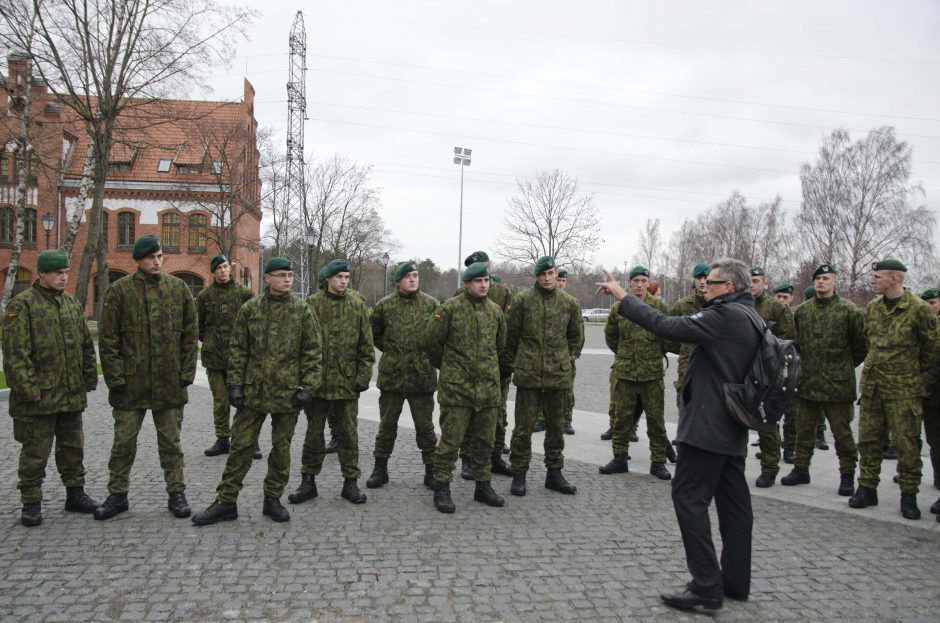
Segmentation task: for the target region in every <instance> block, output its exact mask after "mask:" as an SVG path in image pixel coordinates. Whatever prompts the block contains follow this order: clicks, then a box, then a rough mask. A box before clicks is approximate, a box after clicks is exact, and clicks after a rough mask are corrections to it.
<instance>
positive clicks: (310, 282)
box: [304, 227, 317, 295]
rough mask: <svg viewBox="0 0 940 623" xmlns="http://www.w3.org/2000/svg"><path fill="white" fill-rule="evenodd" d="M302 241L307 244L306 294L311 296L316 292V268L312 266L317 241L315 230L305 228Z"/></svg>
mask: <svg viewBox="0 0 940 623" xmlns="http://www.w3.org/2000/svg"><path fill="white" fill-rule="evenodd" d="M304 239H305V240H306V242H307V294H308V295H309V294H313V293H314V292H316V288H315V284H316V278H317V277H316V275H315V274H314V272H315V271H316V267H315V266H314V265H313V245H314V243H316V241H317V230H316V229H314V228H313V227H308V228H307V233H306V234H305V235H304Z"/></svg>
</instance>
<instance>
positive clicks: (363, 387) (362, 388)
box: [353, 383, 369, 394]
mask: <svg viewBox="0 0 940 623" xmlns="http://www.w3.org/2000/svg"><path fill="white" fill-rule="evenodd" d="M353 389H355V390H356V391H357V392H359V393H360V394H361V393H362V392H364V391H366V390H368V389H369V384H368V383H366V384H365V385H356V386H355V387H354V388H353Z"/></svg>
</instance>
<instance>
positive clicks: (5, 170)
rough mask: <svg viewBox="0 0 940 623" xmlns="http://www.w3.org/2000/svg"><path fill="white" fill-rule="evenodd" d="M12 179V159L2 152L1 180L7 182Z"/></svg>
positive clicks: (0, 160)
mask: <svg viewBox="0 0 940 623" xmlns="http://www.w3.org/2000/svg"><path fill="white" fill-rule="evenodd" d="M9 179H10V159H9V158H7V155H6V154H5V153H2V152H0V182H6V181H8V180H9Z"/></svg>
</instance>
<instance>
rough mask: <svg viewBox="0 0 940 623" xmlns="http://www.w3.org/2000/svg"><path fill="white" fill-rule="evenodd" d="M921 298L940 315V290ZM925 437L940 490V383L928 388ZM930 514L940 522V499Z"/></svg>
mask: <svg viewBox="0 0 940 623" xmlns="http://www.w3.org/2000/svg"><path fill="white" fill-rule="evenodd" d="M920 298H921V299H923V300H924V302H926V303H927V304H928V305H930V309H932V310H933V311H934V313H935V314H937V315H940V288H928V289H927V290H924V292H923V294H921V295H920ZM924 436H925V437H926V438H927V444H928V445H929V446H930V464H931V466H932V467H933V486H934V488H935V489H940V383H937V382H933V383H931V384H930V385H929V386H928V387H927V397H926V398H925V399H924ZM930 512H931V513H933V514H934V515H937V521H940V499H937V501H936V502H934V503H933V504H932V505H931V506H930Z"/></svg>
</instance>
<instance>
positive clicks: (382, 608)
mask: <svg viewBox="0 0 940 623" xmlns="http://www.w3.org/2000/svg"><path fill="white" fill-rule="evenodd" d="M190 396H191V402H190V405H189V406H188V407H187V409H186V419H185V421H184V426H183V444H184V452H185V454H186V482H187V485H188V489H187V495H188V497H189V501H190V504H191V505H192V506H193V509H194V510H200V509H202V508H204V507H205V506H207V505H208V504H209V503H210V502H211V501H212V500H213V499H214V489H215V486H216V485H217V484H218V480H219V477H220V476H221V472H222V469H223V466H224V457H216V458H207V457H205V456H203V453H202V451H203V449H204V448H205V447H207V446H208V445H209V444H210V443H211V442H212V441H213V434H212V424H211V414H210V413H211V408H210V405H211V397H210V394H209V390H208V388H207V387H205V386H202V385H199V384H197V385H196V386H194V387H193V388H192V389H191V391H190ZM377 397H378V392H377V391H376V390H374V389H373V390H370V391H369V392H367V393H366V394H364V396H363V399H362V401H361V402H362V407H361V417H360V440H361V448H362V451H361V453H360V457H361V458H360V466H361V467H362V470H363V472H364V476H366V475H368V474H369V472H370V471H371V468H372V456H371V450H372V446H373V440H374V436H375V432H376V429H377V426H376V424H375V420H376V419H377V406H376V403H377ZM6 409H7V404H6V400H5V399H0V452H2V453H3V455H4V456H6V457H7V460H6V461H5V462H4V463H3V465H2V466H0V482H2V483H3V493H4V495H3V499H4V500H5V503H4V506H3V508H2V509H0V523H2V525H3V529H2V532H0V620H2V621H111V620H128V621H314V620H317V621H545V620H548V621H562V620H565V621H567V620H581V621H624V620H630V621H634V620H657V621H658V620H663V621H695V620H704V619H702V615H697V614H689V613H682V612H678V611H675V610H672V609H670V608H667V607H665V606H663V605H662V604H661V602H660V599H659V593H660V591H661V590H673V589H677V588H679V587H681V586H682V584H683V583H684V582H685V581H686V580H687V571H686V568H685V560H684V555H683V551H682V545H681V541H680V537H679V532H678V528H677V526H676V523H675V517H674V515H673V511H672V504H671V500H670V496H669V485H668V483H663V482H660V481H658V480H656V479H654V478H652V477H651V476H649V475H648V474H646V468H647V467H648V451H645V450H644V449H643V448H642V447H641V446H645V443H640V444H635V446H636V451H635V452H634V451H633V449H632V448H631V453H632V454H633V456H634V462H633V463H632V464H631V467H634V468H635V469H636V470H637V473H630V474H624V475H617V476H600V475H598V474H597V467H596V466H597V464H598V463H600V462H601V461H606V460H607V459H608V457H609V451H610V449H609V446H607V445H606V443H605V442H601V441H600V440H599V439H597V436H596V435H595V434H594V433H596V432H597V431H598V430H600V429H601V427H602V426H605V424H606V422H605V420H604V418H605V415H606V414H600V413H594V412H583V411H579V412H578V413H577V414H576V416H575V425H576V427H577V428H578V434H577V435H576V436H575V437H568V438H566V440H567V441H568V442H569V444H570V448H569V449H570V452H569V461H568V464H567V465H566V468H565V472H566V474H567V475H568V478H569V479H570V480H571V481H572V482H574V483H575V484H577V485H578V494H577V495H575V496H563V495H559V494H556V493H553V492H549V491H547V490H546V489H544V488H543V487H542V479H543V478H544V468H543V466H542V465H541V463H540V462H539V461H538V460H535V461H533V465H532V470H531V472H530V474H529V476H530V477H529V485H530V493H529V495H528V496H527V497H525V498H516V497H511V496H509V495H508V489H509V479H508V478H504V477H501V476H495V477H494V486H495V488H496V490H497V491H498V492H500V493H501V494H503V495H505V497H506V507H505V508H502V509H492V508H489V507H486V506H483V505H481V504H479V503H476V502H474V501H473V499H472V495H473V484H472V483H468V482H465V481H462V480H460V479H459V478H458V479H457V480H456V481H455V484H454V486H453V495H454V502H455V503H456V505H457V512H456V514H455V515H442V514H440V513H438V512H437V511H435V510H434V507H433V505H432V502H431V493H430V492H429V491H428V490H427V489H425V488H424V487H423V486H422V485H421V478H422V474H423V470H422V466H421V464H420V455H419V453H418V451H417V448H416V447H415V443H414V434H413V431H412V430H411V429H410V428H409V427H407V424H410V422H408V419H409V418H408V416H407V414H405V415H403V418H402V427H401V432H400V434H399V440H398V444H397V446H396V450H395V454H394V456H393V458H392V460H391V462H390V466H389V467H390V471H391V483H390V484H388V485H386V486H385V487H383V488H381V489H377V490H368V491H367V492H368V495H369V501H368V503H367V504H365V505H362V506H353V505H351V504H349V503H348V502H346V501H344V500H342V499H341V498H340V496H339V491H340V488H341V485H342V477H341V475H340V473H339V469H338V465H337V461H336V457H335V455H330V456H328V457H327V460H326V464H325V466H324V472H323V474H322V475H321V476H320V478H318V485H319V491H320V497H319V498H317V499H315V500H313V501H311V502H308V503H306V504H303V505H299V506H291V505H287V506H288V509H289V510H290V511H291V513H292V520H291V521H290V522H289V523H286V524H275V523H273V522H271V521H270V520H268V519H267V518H266V517H263V516H262V514H261V480H262V479H263V476H264V470H265V465H264V462H263V461H261V462H256V463H255V466H254V468H253V469H252V471H251V472H250V473H249V474H248V477H247V479H246V482H245V489H244V490H243V492H242V496H241V499H240V500H239V505H240V509H239V510H240V518H239V519H238V521H235V522H230V523H224V524H219V525H216V526H210V527H205V528H197V527H195V526H193V525H192V524H191V523H190V521H189V520H188V519H184V520H180V519H174V518H173V517H172V516H171V515H170V513H169V512H168V511H167V510H166V495H165V493H164V484H163V476H162V472H161V470H160V467H159V464H158V460H157V456H156V437H155V434H154V430H153V426H152V424H151V422H150V420H149V418H148V420H147V421H146V422H145V425H144V429H143V431H142V433H141V437H140V444H139V451H138V455H137V462H136V464H135V466H134V470H133V472H132V474H131V489H130V494H129V497H130V503H131V509H130V511H129V512H127V513H125V514H123V515H121V516H119V517H117V518H115V519H112V520H110V521H105V522H99V521H94V520H93V519H92V518H91V517H89V516H82V515H75V514H72V513H65V512H64V511H63V510H62V506H63V501H64V490H63V488H62V486H61V484H60V481H59V479H58V476H57V474H56V471H55V468H54V465H50V467H49V469H47V473H48V476H47V479H46V483H45V486H44V503H43V506H44V522H43V525H42V526H40V527H38V528H32V529H27V528H24V527H22V526H20V525H19V495H18V491H17V490H16V488H15V484H16V459H15V457H16V456H17V453H18V451H19V445H18V444H16V443H15V442H14V441H13V440H12V426H11V420H10V418H9V417H7V414H6ZM111 430H112V429H111V417H110V410H109V409H108V407H107V405H106V393H105V392H104V391H102V390H99V391H98V392H96V393H94V394H93V395H92V396H91V405H90V408H89V410H88V411H86V417H85V433H86V468H87V469H88V485H87V489H88V491H89V493H90V494H92V496H94V497H96V498H98V499H103V498H104V497H105V495H106V484H107V460H108V452H109V449H110V443H111ZM305 430H306V422H305V421H304V418H303V417H302V418H301V421H300V424H299V425H298V428H297V432H296V434H295V437H294V444H293V452H292V454H293V460H294V464H293V475H292V478H291V483H290V485H289V487H290V488H293V487H294V486H296V484H297V481H298V479H299V476H298V471H299V456H300V448H301V443H302V439H303V435H304V431H305ZM269 436H270V427H269V426H268V425H267V424H266V425H265V428H264V430H263V441H262V449H263V450H264V451H265V453H267V449H268V447H269V446H270V442H269V441H268V440H269ZM642 438H643V436H642V434H641V439H642ZM535 441H536V443H535V444H534V446H535V448H536V449H540V448H538V445H539V444H540V441H541V438H540V436H538V435H537V436H536V439H535ZM643 441H644V442H645V439H644V440H643ZM643 452H647V454H646V455H645V456H646V458H645V459H644V458H643V456H644V454H643ZM823 454H828V455H830V456H831V455H832V454H833V453H832V452H831V451H830V452H829V453H823ZM575 455H577V456H578V457H580V458H577V459H574V460H572V459H571V458H570V457H572V456H575ZM814 465H815V464H814ZM364 481H365V477H364V478H363V479H362V480H361V481H360V485H362V486H364ZM887 484H890V483H883V484H882V487H881V489H882V505H881V507H879V508H878V509H876V510H879V511H882V510H883V511H884V513H883V514H876V513H871V514H867V515H866V514H862V513H859V512H854V513H851V512H845V511H842V510H829V509H827V508H823V507H821V506H820V505H818V504H815V505H811V504H802V503H795V502H792V501H786V500H780V499H774V498H773V497H767V496H764V495H761V496H757V495H755V497H754V499H753V504H754V512H755V530H754V533H755V538H754V553H753V558H754V562H753V565H754V571H753V584H752V595H751V600H750V601H749V602H746V603H740V602H733V601H726V603H725V607H724V609H723V610H720V611H718V612H717V613H716V614H715V615H713V618H714V619H715V620H718V621H776V620H780V621H786V620H792V621H808V620H843V621H856V620H876V621H929V620H933V621H936V620H940V530H938V529H937V526H938V524H937V522H936V521H934V517H933V516H932V515H929V514H928V513H927V512H926V507H924V506H923V503H924V502H925V501H926V502H927V504H928V505H929V503H930V501H932V499H930V497H931V496H932V495H933V494H936V491H934V490H932V489H930V492H929V494H928V495H927V496H925V493H922V497H921V502H922V508H923V510H924V514H925V517H924V519H922V520H921V521H919V522H910V521H896V520H893V519H892V518H891V517H893V516H894V515H896V514H897V500H896V499H895V498H896V496H895V495H893V493H892V491H891V490H890V489H889V487H888V486H887ZM774 489H775V490H782V489H783V487H781V486H779V485H778V486H777V487H774ZM772 491H773V490H772ZM808 499H810V500H812V498H808ZM836 499H837V501H839V503H840V505H841V506H844V498H842V499H841V500H839V499H838V498H836ZM285 502H286V497H285ZM715 527H716V530H717V524H715ZM716 539H717V534H716ZM716 542H717V541H716Z"/></svg>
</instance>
